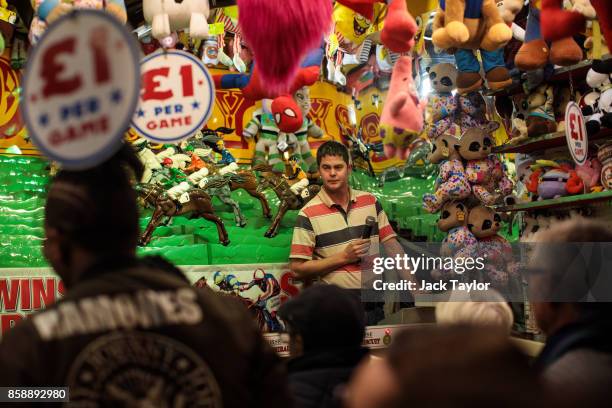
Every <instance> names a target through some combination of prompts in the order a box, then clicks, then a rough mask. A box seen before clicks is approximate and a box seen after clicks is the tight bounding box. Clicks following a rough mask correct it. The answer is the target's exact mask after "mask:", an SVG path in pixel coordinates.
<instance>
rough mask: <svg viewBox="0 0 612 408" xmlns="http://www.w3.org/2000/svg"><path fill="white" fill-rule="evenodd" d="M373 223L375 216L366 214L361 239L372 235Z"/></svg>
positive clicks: (374, 222)
mask: <svg viewBox="0 0 612 408" xmlns="http://www.w3.org/2000/svg"><path fill="white" fill-rule="evenodd" d="M374 224H376V218H374V217H372V216H371V215H368V217H367V218H366V220H365V226H364V229H363V234H362V235H361V238H363V239H368V238H370V235H372V229H373V228H374Z"/></svg>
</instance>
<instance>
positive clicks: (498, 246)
mask: <svg viewBox="0 0 612 408" xmlns="http://www.w3.org/2000/svg"><path fill="white" fill-rule="evenodd" d="M501 222H502V220H501V216H500V215H499V214H498V213H496V212H495V211H494V210H493V209H491V208H489V207H485V206H477V207H474V208H472V209H470V212H469V215H468V229H469V230H470V231H471V232H472V234H474V236H475V237H476V239H477V240H478V243H477V244H476V248H474V250H473V253H474V255H475V256H480V257H484V258H485V259H486V262H485V268H484V270H485V273H486V276H487V277H488V280H489V281H490V282H491V284H492V286H494V287H497V288H502V287H506V286H507V285H508V282H509V279H510V277H514V276H516V272H517V264H516V262H514V260H513V256H512V247H511V246H510V243H508V240H506V239H505V238H504V237H502V236H500V235H498V234H497V233H498V232H499V230H500V229H501Z"/></svg>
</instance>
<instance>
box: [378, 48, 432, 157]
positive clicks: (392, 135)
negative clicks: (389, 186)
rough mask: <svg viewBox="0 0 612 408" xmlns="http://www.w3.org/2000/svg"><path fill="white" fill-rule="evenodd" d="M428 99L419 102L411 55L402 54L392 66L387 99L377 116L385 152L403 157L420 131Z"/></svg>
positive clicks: (391, 155) (390, 155) (389, 155)
mask: <svg viewBox="0 0 612 408" xmlns="http://www.w3.org/2000/svg"><path fill="white" fill-rule="evenodd" d="M426 106H427V101H419V97H418V95H417V93H416V89H415V87H414V83H413V78H412V58H410V57H408V56H402V57H401V58H400V59H399V60H398V61H397V63H396V64H395V68H393V74H392V75H391V84H390V87H389V93H388V94H387V100H386V101H385V105H384V107H383V111H382V115H381V117H380V135H381V137H382V139H383V144H384V148H385V155H386V156H387V157H393V156H396V155H397V156H398V157H400V158H401V159H402V160H403V159H405V158H406V155H407V153H408V152H407V147H408V145H409V144H410V143H411V142H412V141H413V140H414V139H415V138H416V137H417V136H418V135H419V134H420V133H421V131H422V130H423V114H424V111H425V108H426Z"/></svg>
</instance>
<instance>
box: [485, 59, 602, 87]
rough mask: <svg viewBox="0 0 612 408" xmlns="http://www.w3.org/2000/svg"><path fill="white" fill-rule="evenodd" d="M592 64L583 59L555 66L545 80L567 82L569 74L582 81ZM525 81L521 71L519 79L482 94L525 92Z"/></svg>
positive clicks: (548, 81)
mask: <svg viewBox="0 0 612 408" xmlns="http://www.w3.org/2000/svg"><path fill="white" fill-rule="evenodd" d="M611 58H612V55H610V54H607V55H604V56H602V58H601V60H602V61H606V60H608V59H611ZM592 65H593V61H592V60H584V61H580V62H579V63H578V64H575V65H571V66H569V67H560V68H557V69H555V70H554V72H553V74H552V75H551V76H550V78H547V79H546V82H547V83H550V84H552V83H559V82H567V81H569V79H570V76H571V77H572V79H573V80H574V81H576V82H579V81H582V80H584V78H586V74H587V72H588V71H589V69H591V66H592ZM525 81H527V73H524V72H523V73H522V74H521V80H520V81H516V80H514V82H513V83H512V85H510V86H509V87H507V88H503V89H498V90H496V91H485V92H483V95H485V96H512V95H517V94H523V93H525V89H524V88H523V86H522V84H523V83H524V82H525Z"/></svg>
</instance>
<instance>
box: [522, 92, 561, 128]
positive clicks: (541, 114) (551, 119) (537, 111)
mask: <svg viewBox="0 0 612 408" xmlns="http://www.w3.org/2000/svg"><path fill="white" fill-rule="evenodd" d="M553 95H554V90H553V87H552V86H550V85H547V84H542V85H540V86H538V87H537V88H536V89H534V90H533V91H532V92H531V93H530V94H529V96H528V97H527V104H528V106H529V113H528V114H527V120H526V125H527V134H528V135H529V137H535V136H540V135H545V134H547V133H554V132H555V131H556V130H557V122H555V107H554V98H553Z"/></svg>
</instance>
